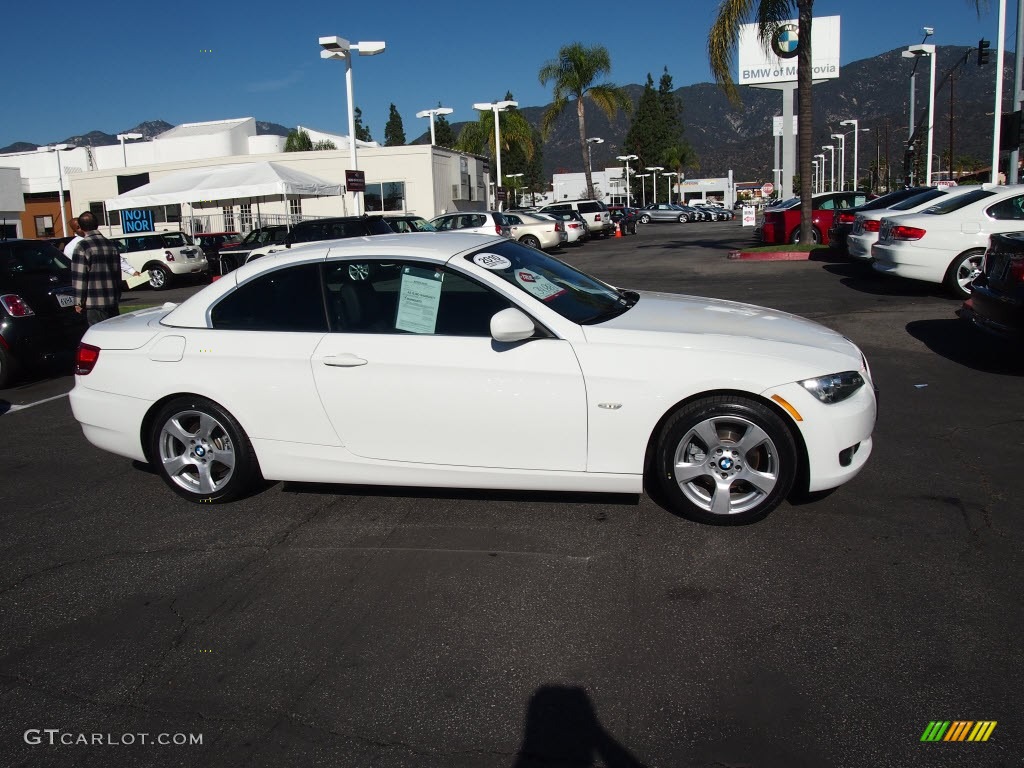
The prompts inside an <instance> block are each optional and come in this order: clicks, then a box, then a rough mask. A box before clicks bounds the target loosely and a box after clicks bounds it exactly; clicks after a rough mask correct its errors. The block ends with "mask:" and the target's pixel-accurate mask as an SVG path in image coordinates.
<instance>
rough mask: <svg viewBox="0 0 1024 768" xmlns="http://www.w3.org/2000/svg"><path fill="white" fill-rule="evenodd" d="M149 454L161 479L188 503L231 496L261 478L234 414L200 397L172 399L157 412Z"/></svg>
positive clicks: (249, 445) (214, 500) (250, 448)
mask: <svg viewBox="0 0 1024 768" xmlns="http://www.w3.org/2000/svg"><path fill="white" fill-rule="evenodd" d="M152 424H153V426H152V428H151V429H150V434H149V449H150V450H149V456H150V459H151V460H152V462H153V463H154V464H155V465H156V468H157V470H158V471H159V472H160V476H161V477H162V478H163V479H164V482H165V483H167V485H168V486H170V488H171V490H173V491H174V492H175V493H177V494H178V495H179V496H181V497H182V498H185V499H188V500H189V501H193V502H197V503H198V502H207V503H217V502H226V501H234V500H235V499H238V498H240V497H241V496H243V495H245V494H246V493H247V492H249V491H250V490H251V489H252V488H253V486H254V485H255V483H256V482H257V481H258V480H259V478H260V472H259V466H258V465H257V462H256V455H255V453H254V451H253V449H252V444H251V443H250V442H249V438H248V436H247V435H246V434H245V431H244V430H243V429H242V427H241V426H240V425H239V423H238V422H237V421H235V418H234V417H233V416H232V415H231V414H230V413H228V412H227V411H225V410H224V409H223V408H221V407H220V406H219V405H217V404H216V403H214V402H213V401H212V400H207V399H206V398H204V397H199V396H186V397H179V398H175V399H174V400H172V401H170V402H168V403H167V404H166V405H164V407H163V408H161V409H160V411H159V412H158V413H157V414H156V418H154V419H153V422H152Z"/></svg>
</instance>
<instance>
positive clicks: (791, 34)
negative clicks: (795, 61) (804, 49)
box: [772, 24, 800, 59]
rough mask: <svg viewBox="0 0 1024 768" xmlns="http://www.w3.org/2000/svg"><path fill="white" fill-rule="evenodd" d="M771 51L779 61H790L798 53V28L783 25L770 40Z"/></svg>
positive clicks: (793, 25) (794, 25)
mask: <svg viewBox="0 0 1024 768" xmlns="http://www.w3.org/2000/svg"><path fill="white" fill-rule="evenodd" d="M772 51H773V52H774V53H775V55H776V56H778V57H779V58H780V59H792V58H793V57H794V56H796V55H797V53H799V51H800V28H799V27H798V26H797V25H796V24H783V25H782V26H781V27H779V30H778V31H777V32H776V33H775V36H774V37H773V38H772Z"/></svg>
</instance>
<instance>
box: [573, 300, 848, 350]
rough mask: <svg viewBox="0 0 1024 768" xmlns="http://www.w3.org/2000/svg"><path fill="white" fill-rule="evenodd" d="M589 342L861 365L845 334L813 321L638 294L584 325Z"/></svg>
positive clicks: (748, 308)
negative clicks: (622, 308) (626, 305)
mask: <svg viewBox="0 0 1024 768" xmlns="http://www.w3.org/2000/svg"><path fill="white" fill-rule="evenodd" d="M584 331H585V333H586V336H587V340H588V341H615V342H618V341H622V342H625V343H629V344H640V345H650V346H670V347H686V348H707V349H716V350H730V351H734V352H740V353H746V354H750V355H757V356H770V357H790V358H793V359H800V360H803V361H805V362H813V363H821V364H829V363H831V364H835V365H838V364H840V363H842V364H843V367H842V368H838V369H836V370H841V369H851V368H852V369H853V370H857V369H859V368H860V367H861V358H862V356H861V352H860V350H859V349H858V348H857V346H856V345H855V344H854V343H853V342H852V341H850V340H849V339H847V338H846V337H845V336H843V335H841V334H839V333H837V332H836V331H833V330H831V329H830V328H826V327H825V326H823V325H820V324H819V323H816V322H814V321H813V320H808V319H807V318H804V317H799V316H798V315H791V314H789V313H787V312H780V311H778V310H775V309H769V308H767V307H759V306H756V305H753V304H742V303H739V302H735V301H724V300H721V299H708V298H704V297H701V296H680V295H677V294H671V293H651V292H646V291H644V292H640V298H639V300H638V301H637V303H636V304H635V305H634V306H633V307H632V308H631V309H630V310H629V311H627V312H625V313H624V314H622V315H619V316H618V317H616V318H614V319H612V320H608V321H607V322H604V323H600V324H598V325H592V326H585V327H584Z"/></svg>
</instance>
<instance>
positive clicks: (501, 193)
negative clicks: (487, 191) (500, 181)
mask: <svg viewBox="0 0 1024 768" xmlns="http://www.w3.org/2000/svg"><path fill="white" fill-rule="evenodd" d="M494 199H495V200H497V201H498V202H499V203H504V202H505V201H506V200H508V190H507V189H505V187H498V188H497V189H496V190H495V191H494Z"/></svg>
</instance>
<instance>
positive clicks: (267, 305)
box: [211, 264, 327, 333]
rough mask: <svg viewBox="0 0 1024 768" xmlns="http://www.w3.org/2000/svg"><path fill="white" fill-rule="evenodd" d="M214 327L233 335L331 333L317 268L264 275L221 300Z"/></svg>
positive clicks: (305, 266)
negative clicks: (242, 332) (279, 332)
mask: <svg viewBox="0 0 1024 768" xmlns="http://www.w3.org/2000/svg"><path fill="white" fill-rule="evenodd" d="M211 319H212V321H213V327H214V328H216V329H218V330H229V331H291V332H298V331H307V332H319V333H323V332H324V331H326V330H327V320H326V319H325V317H324V301H323V293H322V292H321V290H320V273H319V270H318V265H317V264H300V265H297V266H294V267H287V268H285V269H278V270H275V271H273V272H268V273H266V274H263V275H260V276H259V277H257V278H255V279H254V280H250V281H249V282H247V283H243V284H242V285H240V286H238V288H236V289H235V290H234V291H232V292H231V293H229V294H228V295H227V296H225V297H224V298H223V299H221V300H220V301H219V302H218V303H217V305H216V306H215V307H214V308H213V311H212V312H211Z"/></svg>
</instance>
